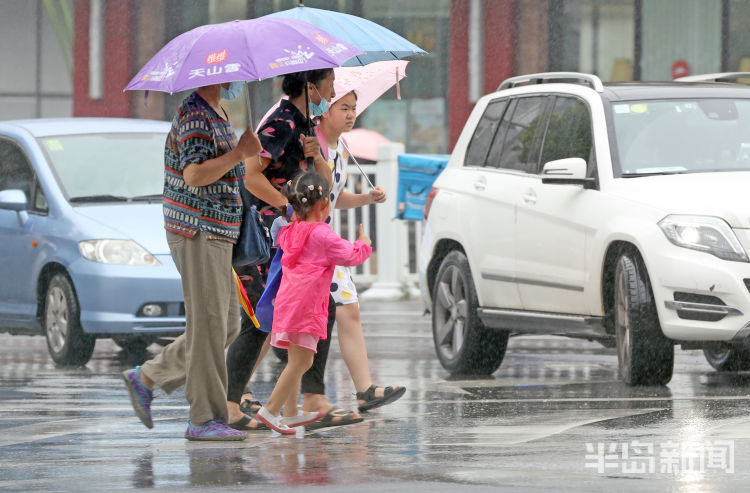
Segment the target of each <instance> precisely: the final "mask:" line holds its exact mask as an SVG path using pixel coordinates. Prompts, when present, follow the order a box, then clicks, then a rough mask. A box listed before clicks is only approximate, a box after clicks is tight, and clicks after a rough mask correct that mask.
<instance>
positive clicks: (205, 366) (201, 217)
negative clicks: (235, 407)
mask: <svg viewBox="0 0 750 493" xmlns="http://www.w3.org/2000/svg"><path fill="white" fill-rule="evenodd" d="M243 84H244V83H242V82H237V83H235V82H232V83H224V84H214V85H210V86H204V87H201V88H198V89H197V90H196V91H195V92H193V93H192V94H191V95H190V96H188V97H187V98H186V99H185V100H184V101H183V102H182V105H181V106H180V107H179V109H178V110H177V113H176V114H175V117H174V119H173V121H172V129H171V131H170V132H169V136H168V137H167V142H166V145H165V149H164V198H163V204H164V227H165V229H166V231H167V233H166V234H167V241H168V243H169V248H170V251H171V253H172V258H173V259H174V262H175V265H176V266H177V269H178V270H179V271H180V275H181V277H182V289H183V293H184V296H185V318H186V327H185V333H184V334H182V335H181V336H180V337H178V338H177V339H176V340H175V341H174V342H173V343H171V344H169V345H168V346H166V347H165V348H164V350H163V351H162V352H161V353H160V354H159V355H157V356H156V357H155V358H154V359H152V360H150V361H147V362H146V363H144V364H143V366H142V367H136V368H134V369H132V370H127V371H125V372H123V378H124V379H125V383H126V386H127V388H128V391H129V392H130V399H131V402H132V404H133V408H134V409H135V412H136V414H137V415H138V417H139V418H140V419H141V421H142V422H143V423H144V424H145V425H146V426H147V427H149V428H151V427H153V421H152V419H151V407H150V406H151V400H152V399H153V394H152V389H153V387H154V386H155V385H158V386H159V387H161V388H162V389H163V390H164V391H165V392H166V393H171V392H172V391H174V390H175V389H177V388H178V387H180V386H182V385H183V384H184V385H185V397H186V398H187V400H188V402H189V403H190V421H189V423H188V428H187V431H186V432H185V438H187V439H188V440H242V439H244V438H246V434H245V433H244V432H241V431H237V430H234V429H232V428H231V427H229V426H228V425H227V419H228V416H227V405H226V392H227V373H226V362H225V358H224V348H225V346H227V345H228V344H229V343H231V342H232V341H233V340H234V338H235V337H236V336H237V334H238V333H239V330H240V313H239V304H238V303H237V297H236V293H235V287H234V281H233V279H232V246H233V244H234V243H235V242H236V241H237V238H238V236H239V232H240V226H241V224H242V199H241V198H240V195H239V184H238V176H237V173H238V172H239V173H244V160H245V159H247V158H249V157H250V156H254V155H257V154H258V152H260V150H261V145H260V141H259V140H258V136H257V135H256V134H255V132H253V131H252V129H250V128H248V130H247V131H246V132H245V133H244V134H243V135H242V137H240V139H239V140H238V139H237V137H236V135H235V133H234V131H233V130H232V126H231V124H230V123H229V119H228V118H227V115H226V112H225V111H224V109H223V108H222V107H221V106H220V105H219V101H220V99H221V98H224V99H234V98H235V97H237V96H239V95H240V94H241V92H242V87H243Z"/></svg>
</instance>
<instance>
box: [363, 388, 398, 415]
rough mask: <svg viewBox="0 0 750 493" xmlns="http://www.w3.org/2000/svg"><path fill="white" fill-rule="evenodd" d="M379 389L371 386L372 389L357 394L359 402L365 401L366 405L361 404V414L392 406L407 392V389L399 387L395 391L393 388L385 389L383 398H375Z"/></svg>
mask: <svg viewBox="0 0 750 493" xmlns="http://www.w3.org/2000/svg"><path fill="white" fill-rule="evenodd" d="M377 388H378V386H377V385H370V388H369V389H367V390H365V391H364V392H357V400H360V401H365V403H364V404H359V412H365V411H369V410H370V409H375V408H376V407H380V406H384V405H386V404H390V403H391V402H393V401H395V400H397V399H399V398H400V397H401V396H402V395H404V392H406V387H399V388H397V389H395V390H394V388H393V387H385V389H384V391H383V397H375V389H377Z"/></svg>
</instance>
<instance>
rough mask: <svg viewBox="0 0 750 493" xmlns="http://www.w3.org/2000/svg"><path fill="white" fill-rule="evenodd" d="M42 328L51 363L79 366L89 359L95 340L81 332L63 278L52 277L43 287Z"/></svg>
mask: <svg viewBox="0 0 750 493" xmlns="http://www.w3.org/2000/svg"><path fill="white" fill-rule="evenodd" d="M42 326H43V328H44V336H45V339H46V340H47V349H48V350H49V354H50V356H52V359H53V360H54V361H55V363H57V364H60V365H70V366H80V365H85V364H86V363H88V361H89V359H91V354H92V353H93V352H94V344H95V343H96V338H95V337H94V336H92V335H89V334H86V333H85V332H83V328H82V327H81V319H80V308H79V306H78V299H77V297H76V294H75V290H74V289H73V284H72V283H71V281H70V279H68V277H67V276H66V275H65V274H62V273H60V274H55V275H54V276H53V277H52V279H50V282H49V284H48V285H47V290H46V293H45V295H44V301H43V306H42Z"/></svg>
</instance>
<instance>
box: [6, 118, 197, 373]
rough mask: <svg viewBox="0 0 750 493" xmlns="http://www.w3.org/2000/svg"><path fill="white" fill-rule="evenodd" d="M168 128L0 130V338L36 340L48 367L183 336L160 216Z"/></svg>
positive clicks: (149, 124)
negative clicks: (42, 344)
mask: <svg viewBox="0 0 750 493" xmlns="http://www.w3.org/2000/svg"><path fill="white" fill-rule="evenodd" d="M169 127H170V125H169V124H168V123H166V122H158V121H149V120H136V119H115V118H61V119H38V120H18V121H4V122H0V331H2V332H10V333H13V334H44V336H45V337H46V340H47V347H48V348H49V352H50V355H51V356H52V359H53V360H54V361H55V362H57V363H59V364H64V365H82V364H85V363H86V362H88V361H89V359H90V358H91V354H92V353H93V351H94V344H95V342H96V339H97V338H112V339H114V340H115V342H117V343H118V344H119V345H121V346H123V347H129V348H131V349H132V348H135V347H139V346H140V347H144V348H145V346H147V345H149V344H151V343H152V342H154V341H156V340H157V339H159V338H162V337H166V336H177V335H179V334H180V333H182V332H183V331H184V330H185V309H184V301H183V294H182V285H181V282H180V275H179V273H178V272H177V268H176V267H175V264H174V262H173V261H172V257H171V256H170V253H169V247H168V246H167V240H166V235H165V232H164V226H163V216H162V205H161V197H162V195H161V194H162V186H163V181H164V178H163V166H164V164H163V163H164V157H163V156H164V142H165V140H166V136H167V133H168V132H169Z"/></svg>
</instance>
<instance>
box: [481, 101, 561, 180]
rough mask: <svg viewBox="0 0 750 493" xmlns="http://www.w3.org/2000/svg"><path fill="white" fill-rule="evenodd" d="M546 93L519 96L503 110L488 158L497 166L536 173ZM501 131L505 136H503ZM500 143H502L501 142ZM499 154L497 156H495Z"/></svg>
mask: <svg viewBox="0 0 750 493" xmlns="http://www.w3.org/2000/svg"><path fill="white" fill-rule="evenodd" d="M547 100H548V96H533V97H526V98H519V99H518V100H517V102H516V104H515V107H514V108H513V111H512V114H511V112H510V111H508V112H506V113H505V117H503V122H502V124H501V125H500V130H499V131H498V132H497V136H496V137H495V140H494V141H493V142H492V148H491V149H490V157H489V158H488V161H489V160H490V159H492V161H493V162H496V163H497V166H498V167H500V168H507V169H515V170H519V171H525V172H527V173H537V171H538V170H537V168H538V164H539V136H540V135H541V130H543V129H542V128H541V127H542V126H543V125H544V121H545V119H544V108H545V105H546V102H547ZM503 133H504V135H503ZM501 142H502V143H501ZM498 155H499V159H497V157H496V156H498Z"/></svg>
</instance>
